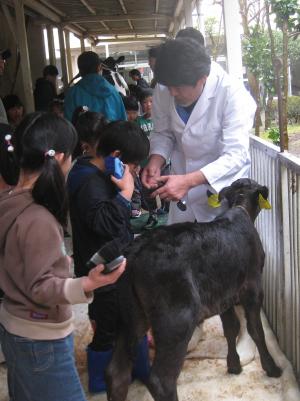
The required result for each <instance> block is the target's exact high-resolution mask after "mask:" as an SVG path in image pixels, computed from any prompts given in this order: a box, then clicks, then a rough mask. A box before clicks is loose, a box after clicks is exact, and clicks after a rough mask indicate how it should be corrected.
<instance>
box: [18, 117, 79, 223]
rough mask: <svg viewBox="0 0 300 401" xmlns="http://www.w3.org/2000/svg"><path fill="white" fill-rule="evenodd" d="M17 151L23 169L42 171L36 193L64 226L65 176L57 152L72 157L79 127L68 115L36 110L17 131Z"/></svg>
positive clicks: (39, 201) (65, 207) (36, 183)
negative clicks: (66, 117) (75, 125)
mask: <svg viewBox="0 0 300 401" xmlns="http://www.w3.org/2000/svg"><path fill="white" fill-rule="evenodd" d="M16 136H17V154H18V157H19V160H20V166H21V169H23V170H24V171H27V172H39V177H38V179H37V180H36V182H35V184H34V186H33V189H32V196H33V199H34V200H35V202H36V203H38V204H40V205H42V206H44V207H45V208H46V209H48V210H49V212H50V213H52V214H53V215H54V216H55V218H56V219H57V220H58V221H59V223H61V224H62V225H65V224H66V220H67V193H66V188H65V177H64V175H63V172H62V169H61V167H60V165H59V163H58V162H57V160H56V158H55V154H56V153H64V157H65V159H66V158H68V157H70V155H71V154H72V152H73V150H74V148H75V145H76V143H77V134H76V131H75V128H74V127H73V126H72V124H71V123H69V122H68V121H67V120H65V119H64V118H61V117H58V116H56V115H54V114H51V113H40V112H39V113H32V114H30V115H28V116H26V117H25V119H24V120H23V121H22V123H21V124H20V125H19V127H18V129H17V132H16Z"/></svg>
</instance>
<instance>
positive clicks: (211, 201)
mask: <svg viewBox="0 0 300 401" xmlns="http://www.w3.org/2000/svg"><path fill="white" fill-rule="evenodd" d="M207 203H208V205H209V206H210V207H220V206H221V202H219V195H218V194H211V195H210V196H209V197H208V198H207Z"/></svg>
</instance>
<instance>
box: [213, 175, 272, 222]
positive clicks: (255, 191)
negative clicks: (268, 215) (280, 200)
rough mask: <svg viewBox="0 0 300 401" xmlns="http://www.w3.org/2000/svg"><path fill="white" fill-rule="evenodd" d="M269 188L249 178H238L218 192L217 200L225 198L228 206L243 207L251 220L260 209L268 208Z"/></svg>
mask: <svg viewBox="0 0 300 401" xmlns="http://www.w3.org/2000/svg"><path fill="white" fill-rule="evenodd" d="M268 195H269V190H268V188H267V187H265V186H263V185H259V184H258V183H257V182H255V181H254V180H251V179H249V178H240V179H239V180H237V181H234V182H233V183H232V184H231V185H230V186H229V187H225V188H223V189H222V190H221V192H220V193H219V201H220V202H221V201H222V199H227V201H228V206H229V208H232V207H236V206H240V207H242V208H244V209H245V210H246V211H247V212H248V214H249V216H250V218H251V219H252V221H254V220H255V219H256V217H257V215H258V214H259V212H260V210H261V209H270V208H271V205H270V203H269V201H268Z"/></svg>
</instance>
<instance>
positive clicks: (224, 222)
mask: <svg viewBox="0 0 300 401" xmlns="http://www.w3.org/2000/svg"><path fill="white" fill-rule="evenodd" d="M267 197H268V189H267V188H266V187H264V186H261V185H258V184H257V183H256V182H254V181H252V180H250V179H240V180H237V181H236V182H234V183H233V184H232V185H231V186H230V187H226V188H224V189H223V190H222V191H221V192H220V194H219V200H220V201H221V200H223V199H226V200H227V202H228V206H229V208H228V210H227V211H226V212H225V213H223V214H222V215H220V216H219V217H217V218H216V219H215V220H214V221H212V222H210V223H180V224H173V225H170V226H164V227H160V228H157V229H156V230H153V231H151V232H147V233H145V234H143V235H142V236H140V237H138V238H137V239H136V240H135V241H134V242H133V244H132V245H131V246H130V247H129V248H128V252H127V260H128V264H127V270H126V273H125V274H124V276H123V277H122V279H121V280H120V282H119V295H120V302H121V305H122V314H123V319H124V322H123V323H124V324H123V327H122V334H121V335H120V337H119V339H118V341H117V344H116V347H115V351H114V354H113V358H112V361H111V364H110V365H109V367H108V370H107V384H108V400H109V401H124V400H125V399H126V395H127V392H128V385H129V383H130V379H131V369H132V363H133V360H134V355H135V351H136V345H137V343H138V341H139V340H140V339H141V338H142V337H143V336H144V334H145V333H146V331H147V330H148V328H149V327H151V328H152V331H153V337H154V340H155V345H156V352H155V358H154V361H153V365H152V368H151V373H150V377H149V380H148V383H147V386H148V389H149V391H150V393H151V395H152V396H153V398H154V400H155V401H177V400H178V397H177V388H176V381H177V378H178V376H179V373H180V370H181V368H182V364H183V361H184V357H185V355H186V351H187V346H188V343H189V340H190V338H191V336H192V334H193V331H194V329H195V327H196V325H197V324H199V323H200V322H202V321H203V320H204V319H206V318H209V317H211V316H213V315H215V314H220V316H221V320H222V324H223V329H224V334H225V337H226V340H227V344H228V355H227V367H228V372H229V373H234V374H238V373H240V372H241V365H240V359H239V355H238V354H237V351H236V338H237V335H238V333H239V327H240V325H239V320H238V319H237V316H236V315H235V312H234V305H235V304H237V303H240V304H241V305H242V306H243V307H244V309H245V314H246V319H247V327H248V331H249V334H250V335H251V337H252V338H253V340H254V341H255V344H256V346H257V348H258V351H259V354H260V359H261V364H262V367H263V369H264V370H265V371H266V373H267V375H268V376H271V377H279V376H280V375H281V370H280V368H278V367H277V366H276V364H275V362H274V360H273V358H272V356H271V355H270V353H269V351H268V349H267V346H266V343H265V337H264V332H263V327H262V323H261V319H260V310H261V305H262V300H263V290H262V270H263V265H264V257H265V255H264V251H263V247H262V244H261V241H260V239H259V236H258V233H257V231H256V229H255V227H254V224H253V223H254V220H255V218H256V216H257V215H258V213H259V211H260V206H261V201H263V200H264V199H267Z"/></svg>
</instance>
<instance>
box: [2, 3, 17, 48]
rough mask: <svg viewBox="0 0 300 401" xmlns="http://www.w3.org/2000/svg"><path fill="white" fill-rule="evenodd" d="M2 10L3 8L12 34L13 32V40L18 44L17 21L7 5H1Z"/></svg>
mask: <svg viewBox="0 0 300 401" xmlns="http://www.w3.org/2000/svg"><path fill="white" fill-rule="evenodd" d="M1 8H2V11H3V14H4V15H5V17H6V21H7V23H8V26H9V29H10V32H11V34H12V36H13V38H14V41H15V42H16V43H17V42H18V41H17V33H16V32H17V28H16V24H15V21H14V20H13V18H12V16H11V13H10V11H9V9H8V7H7V5H6V4H1Z"/></svg>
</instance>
